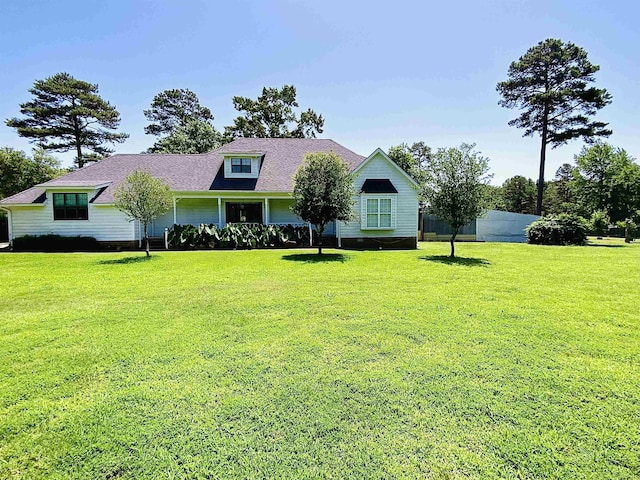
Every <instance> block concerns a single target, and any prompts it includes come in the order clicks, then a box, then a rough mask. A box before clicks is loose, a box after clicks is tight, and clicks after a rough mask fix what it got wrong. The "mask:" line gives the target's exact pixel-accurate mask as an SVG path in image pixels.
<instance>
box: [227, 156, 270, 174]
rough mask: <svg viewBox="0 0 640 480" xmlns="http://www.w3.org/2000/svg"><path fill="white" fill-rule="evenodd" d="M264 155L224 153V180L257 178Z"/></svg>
mask: <svg viewBox="0 0 640 480" xmlns="http://www.w3.org/2000/svg"><path fill="white" fill-rule="evenodd" d="M263 156H264V153H262V152H251V153H243V152H238V153H227V152H225V153H224V177H225V178H258V175H259V173H260V166H261V163H262V158H263Z"/></svg>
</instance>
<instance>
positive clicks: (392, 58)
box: [0, 0, 640, 184]
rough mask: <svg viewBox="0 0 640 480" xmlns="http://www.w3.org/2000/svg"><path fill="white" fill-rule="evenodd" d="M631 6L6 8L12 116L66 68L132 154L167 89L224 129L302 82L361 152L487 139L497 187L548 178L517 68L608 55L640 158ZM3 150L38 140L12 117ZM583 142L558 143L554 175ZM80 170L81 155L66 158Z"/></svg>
mask: <svg viewBox="0 0 640 480" xmlns="http://www.w3.org/2000/svg"><path fill="white" fill-rule="evenodd" d="M638 5H639V4H638V3H637V2H632V1H626V2H623V1H620V2H617V1H613V0H610V1H609V2H605V1H589V0H584V1H514V0H512V1H483V2H477V1H469V2H429V1H421V2H420V1H415V2H413V1H402V0H398V1H395V2H375V1H347V0H342V1H333V0H327V1H317V0H313V1H307V0H300V1H293V0H292V1H272V2H269V1H259V0H255V1H248V0H239V1H231V2H215V1H187V0H185V1H176V2H169V1H165V2H162V1H151V0H145V1H131V2H126V1H120V0H112V1H108V2H105V1H101V2H88V1H64V0H61V1H57V2H51V1H50V0H46V1H42V0H24V1H20V2H3V3H2V6H1V7H0V16H1V17H2V19H3V28H2V29H0V44H1V45H2V50H1V55H0V66H1V68H0V118H1V119H2V120H3V121H4V120H5V119H7V118H9V117H13V116H16V115H19V103H21V102H24V101H27V100H29V99H30V95H29V93H28V91H27V90H28V89H29V88H30V87H31V86H32V85H33V82H34V80H36V79H42V78H45V77H48V76H50V75H52V74H54V73H56V72H61V71H66V72H69V73H71V74H72V75H74V76H75V77H77V78H79V79H82V80H86V81H90V82H92V83H98V84H99V86H100V94H101V96H102V97H103V98H105V99H106V100H108V101H110V102H111V103H112V104H113V105H115V106H116V107H117V109H118V110H119V111H120V113H121V117H122V123H121V131H124V132H127V133H129V134H130V135H131V137H130V138H129V140H127V141H126V142H125V143H124V144H120V145H116V147H115V148H116V151H117V152H119V153H125V152H126V153H136V152H140V151H142V150H144V149H146V148H147V147H149V146H150V145H151V144H152V143H153V141H154V137H152V136H149V135H145V134H144V132H143V128H144V126H145V125H146V124H147V122H146V120H145V118H144V115H143V113H142V111H143V110H144V109H145V108H148V106H149V104H150V102H151V100H152V98H153V96H154V95H155V94H156V93H158V92H160V91H162V90H164V89H168V88H189V89H191V90H193V91H194V92H196V94H197V95H198V96H199V98H200V100H201V103H202V104H203V105H206V106H208V107H209V108H211V110H212V111H213V113H214V115H215V117H216V119H215V125H216V127H218V128H219V129H222V127H224V126H225V125H229V124H231V123H232V121H233V118H234V117H235V116H237V112H236V111H235V110H234V109H233V106H232V103H231V97H232V96H234V95H242V96H249V97H253V98H255V97H257V96H258V94H259V93H260V90H261V89H262V87H263V86H273V87H275V86H277V87H279V86H282V85H284V84H294V85H295V86H296V88H297V90H298V101H299V103H300V105H301V107H303V108H305V109H306V108H312V109H314V110H315V111H317V112H318V113H321V114H322V115H323V116H324V117H325V131H324V133H323V134H322V135H320V136H321V137H322V138H332V139H334V140H336V141H337V142H339V143H341V144H343V145H344V146H346V147H348V148H350V149H352V150H354V151H355V152H357V153H360V154H362V155H368V154H369V153H371V152H372V151H373V150H374V149H375V148H376V147H381V148H383V149H384V150H387V149H388V148H389V147H390V146H391V145H397V144H399V143H401V142H413V141H417V140H423V141H425V142H426V143H427V144H429V145H431V146H432V147H447V146H456V145H459V144H460V143H461V142H475V143H476V144H477V147H476V148H477V149H478V150H479V151H481V152H482V153H483V154H484V155H486V156H488V157H489V158H490V159H491V163H490V165H491V168H492V172H493V173H494V175H495V177H494V181H493V183H495V184H500V183H501V182H502V181H503V180H504V179H506V178H508V177H510V176H513V175H517V174H520V175H525V176H528V177H531V178H537V169H538V158H539V148H540V147H539V139H538V138H535V137H534V138H529V137H527V138H523V137H522V136H521V135H522V132H521V131H520V130H518V129H516V128H513V127H509V126H508V125H507V122H508V121H509V120H510V119H511V118H513V117H514V116H515V115H516V111H510V110H507V109H504V108H502V107H499V106H498V104H497V102H498V100H499V97H498V94H497V93H496V91H495V86H496V83H497V82H499V81H501V80H504V79H506V72H507V69H508V66H509V64H510V62H512V61H513V60H516V59H518V58H519V57H520V56H521V55H522V54H523V53H524V52H525V51H526V50H527V49H528V48H529V47H531V46H533V45H535V44H536V43H538V42H539V41H541V40H544V39H545V38H550V37H553V38H561V39H562V40H564V41H572V42H574V43H576V44H577V45H579V46H581V47H583V48H584V49H585V50H587V52H588V53H589V59H590V60H591V61H592V62H593V63H595V64H597V65H600V67H601V70H600V72H598V74H597V76H596V79H597V83H596V85H597V86H599V87H605V88H607V89H608V90H609V91H610V92H611V93H612V95H613V103H612V104H611V105H610V106H608V107H606V108H605V109H603V110H601V111H600V112H599V114H598V118H599V119H601V120H603V121H606V122H609V123H610V127H611V128H612V129H613V132H614V134H613V135H612V136H611V137H610V138H609V140H608V141H609V142H610V143H612V144H614V145H616V146H619V147H623V148H625V149H627V150H628V151H629V152H630V153H631V155H633V156H634V157H636V158H638V157H639V156H640V135H639V132H638V126H639V125H638V118H639V116H638V111H639V110H640V88H639V86H640V54H639V51H640V49H639V47H640V33H639V31H640V29H638V28H637V19H638V18H640V7H639V6H638ZM0 146H10V147H14V148H18V149H22V150H26V151H29V150H30V148H31V145H30V144H29V143H28V142H27V141H26V140H25V139H22V138H20V137H18V135H17V133H15V131H14V130H13V129H11V128H9V127H7V126H5V125H4V123H2V124H0ZM581 146H582V142H581V141H573V142H571V143H569V144H568V145H566V146H564V147H560V148H557V149H555V150H552V151H549V152H548V164H547V175H546V176H547V178H552V177H553V175H554V173H555V170H556V169H557V167H558V166H559V165H560V164H562V163H564V162H571V161H572V159H573V156H574V155H575V154H576V153H578V152H579V151H580V149H581ZM56 156H58V158H60V159H62V160H63V161H64V162H65V164H70V162H71V159H72V158H73V154H56Z"/></svg>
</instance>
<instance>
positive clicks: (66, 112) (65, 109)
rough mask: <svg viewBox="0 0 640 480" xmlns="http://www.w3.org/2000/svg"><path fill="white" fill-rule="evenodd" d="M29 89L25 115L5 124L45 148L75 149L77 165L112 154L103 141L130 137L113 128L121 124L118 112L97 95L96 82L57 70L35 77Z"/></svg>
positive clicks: (24, 104) (112, 141)
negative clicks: (41, 77)
mask: <svg viewBox="0 0 640 480" xmlns="http://www.w3.org/2000/svg"><path fill="white" fill-rule="evenodd" d="M29 92H30V93H31V94H33V96H34V99H33V100H31V101H29V102H26V103H22V104H20V112H21V113H22V114H23V115H24V118H10V119H9V120H7V122H6V123H7V125H8V126H9V127H13V128H15V129H16V130H17V132H18V135H20V136H21V137H26V138H30V139H31V141H32V142H34V143H35V144H36V145H38V146H39V147H42V148H43V149H45V150H52V151H56V152H68V151H69V150H74V149H75V151H76V159H75V163H76V165H77V166H78V168H82V167H83V166H84V165H85V164H86V163H88V162H94V161H97V160H99V159H100V158H103V157H105V156H107V155H108V154H110V153H112V152H113V150H112V149H109V148H107V147H106V146H105V143H122V142H124V141H125V140H126V139H127V138H128V137H129V135H128V134H126V133H117V132H115V131H112V130H116V129H117V128H118V125H120V114H119V113H118V111H117V110H116V109H115V107H114V106H112V105H111V104H109V102H107V101H105V100H103V99H102V98H101V97H100V96H99V95H98V85H96V84H91V83H87V82H84V81H82V80H77V79H75V78H73V77H72V76H71V75H69V74H68V73H56V74H55V75H53V76H51V77H49V78H46V79H44V80H36V81H35V83H34V84H33V88H31V89H30V90H29Z"/></svg>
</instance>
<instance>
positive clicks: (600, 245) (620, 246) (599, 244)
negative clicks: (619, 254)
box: [585, 242, 625, 248]
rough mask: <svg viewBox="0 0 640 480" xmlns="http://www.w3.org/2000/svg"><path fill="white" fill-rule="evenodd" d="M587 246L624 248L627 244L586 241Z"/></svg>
mask: <svg viewBox="0 0 640 480" xmlns="http://www.w3.org/2000/svg"><path fill="white" fill-rule="evenodd" d="M585 245H586V246H587V247H604V248H624V247H625V245H605V244H603V243H588V242H587V243H586V244H585Z"/></svg>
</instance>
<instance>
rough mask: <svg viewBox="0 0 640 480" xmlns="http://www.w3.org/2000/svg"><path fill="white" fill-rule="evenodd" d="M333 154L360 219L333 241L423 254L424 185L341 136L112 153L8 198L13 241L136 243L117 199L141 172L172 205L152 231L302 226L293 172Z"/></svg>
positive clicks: (135, 228) (335, 233) (339, 229)
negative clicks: (349, 180)
mask: <svg viewBox="0 0 640 480" xmlns="http://www.w3.org/2000/svg"><path fill="white" fill-rule="evenodd" d="M330 151H332V152H334V153H336V154H337V155H339V156H340V157H341V158H342V159H343V160H344V161H345V163H346V164H347V165H348V166H349V168H350V169H351V171H352V172H353V173H354V174H355V182H354V183H355V189H356V195H355V197H354V201H355V209H356V211H357V219H356V220H354V221H351V222H348V223H344V222H334V223H333V224H332V225H329V226H328V227H327V230H326V231H325V234H326V235H329V236H332V237H334V238H335V239H336V242H337V245H338V246H340V247H346V248H359V247H375V248H416V246H417V232H418V198H417V193H418V192H417V188H416V187H417V185H416V184H415V182H414V181H413V180H412V179H411V177H409V176H408V175H407V174H406V173H405V172H404V171H403V170H402V169H401V168H399V167H398V166H397V165H396V164H395V163H394V162H393V161H392V160H391V159H389V157H388V156H387V155H386V154H385V153H384V152H383V151H382V150H381V149H376V150H375V151H374V152H373V153H372V154H371V155H369V156H368V157H363V156H361V155H358V154H356V153H354V152H352V151H351V150H348V149H347V148H345V147H343V146H342V145H340V144H338V143H336V142H334V141H333V140H325V139H315V138H313V139H306V138H304V139H298V138H240V139H237V140H235V141H233V142H231V143H228V144H226V145H224V146H222V147H220V148H218V149H216V150H214V151H212V152H210V153H204V154H198V155H178V154H175V155H168V154H135V155H121V154H118V155H113V156H111V157H108V158H105V159H103V160H100V161H99V162H96V163H94V164H91V165H88V166H86V167H84V168H81V169H79V170H75V171H73V172H71V173H69V174H67V175H64V176H62V177H59V178H56V179H54V180H51V181H48V182H45V183H42V184H39V185H36V186H34V187H32V188H30V189H28V190H25V191H23V192H20V193H18V194H16V195H13V196H11V197H7V198H5V199H3V200H1V201H0V209H3V210H6V211H7V212H8V216H9V238H10V240H12V239H13V238H17V237H20V236H23V235H46V234H58V235H67V236H77V235H82V236H91V237H94V238H95V239H96V240H98V242H103V243H107V244H120V245H126V246H134V245H138V244H139V242H140V240H141V237H142V231H141V230H142V229H141V226H140V225H139V224H138V223H137V222H130V221H128V220H127V218H126V217H125V215H124V214H123V213H122V212H120V211H119V210H117V209H116V208H115V207H114V205H113V202H114V199H113V193H114V191H115V190H116V188H117V187H118V186H119V185H120V184H121V183H122V182H123V181H124V179H125V178H126V176H127V175H128V174H129V173H131V172H132V171H133V170H136V169H141V170H143V171H146V172H148V173H150V174H151V175H153V176H154V177H157V178H160V179H162V180H165V181H166V182H167V183H168V184H169V186H170V187H171V190H172V191H173V209H172V210H170V211H169V212H168V213H167V214H166V215H164V216H162V217H160V218H157V219H156V220H155V221H154V222H153V224H152V225H151V226H150V229H149V230H150V231H149V235H150V236H152V237H162V236H164V232H165V229H167V228H170V227H171V226H172V225H173V224H192V225H198V224H200V223H213V224H217V225H219V226H221V227H223V226H224V225H226V224H228V223H262V224H276V225H283V224H284V225H286V224H293V225H304V222H303V221H302V220H301V219H300V218H298V217H296V216H295V215H294V213H293V212H292V211H291V209H290V207H291V204H292V198H291V194H292V191H293V176H294V174H295V172H296V170H297V169H298V167H299V166H300V165H301V164H302V162H303V160H304V158H305V155H306V154H308V153H311V152H330Z"/></svg>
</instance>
